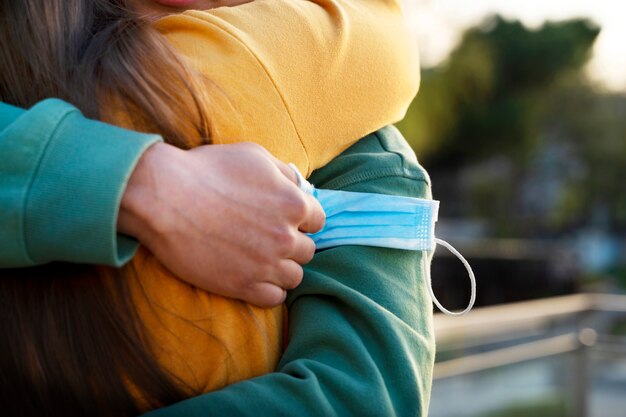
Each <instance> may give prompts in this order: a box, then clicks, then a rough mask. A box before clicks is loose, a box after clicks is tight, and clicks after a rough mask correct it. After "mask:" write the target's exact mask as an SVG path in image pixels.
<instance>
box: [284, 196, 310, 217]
mask: <svg viewBox="0 0 626 417" xmlns="http://www.w3.org/2000/svg"><path fill="white" fill-rule="evenodd" d="M288 207H289V211H290V213H291V214H292V215H293V216H294V217H296V218H298V219H304V218H305V217H306V216H307V214H308V212H309V205H308V202H307V201H306V198H305V197H304V194H303V193H301V192H297V193H293V194H292V195H291V196H290V197H289V201H288Z"/></svg>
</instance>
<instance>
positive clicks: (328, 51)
mask: <svg viewBox="0 0 626 417" xmlns="http://www.w3.org/2000/svg"><path fill="white" fill-rule="evenodd" d="M157 28H158V29H159V30H160V31H161V32H162V33H163V34H164V35H165V36H166V37H167V38H168V39H169V41H170V42H171V43H172V44H173V45H174V46H175V47H176V49H177V50H178V51H179V52H180V53H181V54H182V55H183V56H186V57H187V58H188V60H189V61H190V62H191V64H192V65H193V66H194V67H195V68H197V69H198V70H199V71H200V72H201V73H202V74H203V75H204V76H206V78H208V79H209V80H210V81H211V83H212V84H213V85H214V86H215V87H216V88H214V89H213V90H212V91H211V97H212V100H213V101H214V106H213V108H214V109H215V114H214V115H212V116H213V117H212V119H211V122H212V124H213V129H214V132H216V134H215V135H214V136H213V137H214V139H215V140H217V141H220V140H224V141H241V140H250V139H251V140H254V141H255V142H257V143H261V144H263V145H264V146H265V147H266V148H267V149H268V150H269V151H270V152H271V153H272V154H273V155H275V156H276V157H278V158H279V159H281V160H285V158H286V156H287V155H289V156H292V155H294V154H303V153H302V152H301V151H302V148H304V154H306V157H307V158H308V159H307V160H304V159H303V160H288V161H287V162H294V163H296V165H298V167H299V168H300V170H301V171H302V172H306V173H310V172H311V171H312V170H314V169H317V168H319V167H321V166H323V165H325V164H326V163H327V162H328V161H330V159H332V158H334V157H335V156H337V155H338V154H339V153H341V151H343V150H344V149H346V148H347V147H348V146H350V145H351V144H353V143H354V142H355V141H356V140H357V139H358V138H360V137H363V136H365V135H366V134H368V133H371V132H373V131H375V130H376V129H379V128H381V127H383V126H384V125H386V124H389V123H392V122H395V121H398V120H400V119H401V118H402V117H403V116H404V113H405V111H406V109H407V107H408V105H409V104H410V102H411V100H412V99H413V97H414V96H415V93H416V91H417V87H418V84H419V67H418V59H417V51H416V46H415V44H414V41H413V38H412V36H411V34H410V31H409V30H408V27H407V25H406V22H405V20H404V16H403V15H402V12H401V10H400V7H399V3H398V2H397V1H393V0H368V1H362V0H317V1H293V0H257V1H254V2H251V3H248V4H243V5H240V6H236V7H222V8H217V9H212V10H208V11H189V12H185V13H183V14H178V15H172V16H169V17H166V18H164V19H162V20H160V21H159V22H158V23H157ZM372 103H375V104H372ZM276 132H281V135H276V134H275V133H276ZM307 176H308V175H307Z"/></svg>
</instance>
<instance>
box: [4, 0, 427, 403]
mask: <svg viewBox="0 0 626 417" xmlns="http://www.w3.org/2000/svg"><path fill="white" fill-rule="evenodd" d="M24 3H28V5H27V6H25V7H31V9H30V10H29V12H30V13H29V14H28V18H30V19H32V20H36V22H34V23H38V24H40V25H41V27H38V26H35V28H34V29H35V30H39V31H41V32H43V31H44V30H45V31H47V32H48V35H50V36H51V35H54V34H55V33H56V32H66V33H70V34H71V35H72V36H73V37H68V39H71V40H72V41H73V42H74V44H69V45H68V44H67V42H66V43H65V44H57V45H52V46H53V47H56V48H57V49H60V48H62V50H55V49H54V48H52V50H50V51H42V54H41V56H39V57H38V59H39V60H40V61H41V62H43V63H45V64H46V65H44V67H46V69H48V70H50V69H52V70H53V71H52V73H53V74H54V71H57V74H56V75H59V77H58V78H57V79H54V78H53V77H50V76H47V77H45V79H43V78H44V77H43V76H42V79H43V81H47V82H48V83H49V84H52V85H53V86H55V87H56V88H55V89H52V90H51V91H50V90H48V91H46V89H45V88H42V87H41V86H42V84H43V83H42V82H40V83H33V82H32V78H33V77H34V78H35V79H36V78H37V75H38V72H37V70H36V69H35V68H34V67H35V66H36V65H32V59H26V58H25V59H23V60H21V61H20V59H19V56H20V52H19V51H18V50H17V48H16V50H15V51H12V52H14V54H15V55H16V56H18V59H17V60H16V61H17V62H18V63H20V64H22V65H23V66H25V67H28V66H29V65H32V68H29V69H31V70H32V71H30V72H29V71H27V70H24V68H22V71H23V72H22V74H19V73H18V71H16V73H15V74H10V75H6V76H7V77H9V76H14V78H15V82H14V83H13V85H12V88H14V89H16V90H18V91H19V90H22V93H23V94H22V96H21V97H18V98H19V100H16V101H15V103H14V104H16V105H21V106H28V105H29V104H32V103H33V102H34V101H36V100H38V99H40V98H41V97H45V96H50V95H56V96H60V97H62V98H67V99H68V100H70V101H71V102H73V103H75V104H77V105H78V106H79V108H81V109H82V110H83V111H84V112H85V113H86V114H88V115H91V116H93V117H98V118H100V119H102V120H104V121H108V122H111V123H114V124H118V125H121V126H123V127H129V128H133V129H137V130H144V131H148V132H158V133H161V134H163V136H164V137H165V139H166V141H167V142H169V143H171V144H174V145H176V146H179V147H181V148H192V147H194V146H197V145H199V144H202V143H207V142H210V143H212V144H213V145H219V144H232V143H236V142H243V141H253V142H255V143H257V144H259V145H261V146H263V147H264V148H266V149H267V150H269V151H270V152H271V153H272V154H273V155H274V156H275V157H277V158H278V159H280V160H282V161H283V162H293V163H295V164H296V166H297V167H298V168H299V170H300V171H301V172H303V173H307V174H310V173H311V172H312V171H313V170H315V169H317V168H320V167H322V166H324V165H325V164H326V163H327V162H329V161H330V160H331V159H332V158H334V157H335V156H337V155H339V154H340V153H341V152H342V151H343V150H345V149H346V148H348V147H349V146H350V145H352V144H353V143H354V142H355V141H356V140H357V139H358V138H360V137H362V136H364V135H366V134H368V133H370V132H372V131H374V130H376V129H378V128H381V127H382V126H384V125H386V124H388V123H391V122H395V121H397V120H399V119H401V118H402V116H403V115H404V112H405V111H406V108H407V106H408V104H409V103H410V101H411V99H412V98H413V96H414V95H415V93H416V91H417V87H418V84H419V72H418V64H417V55H416V51H415V48H414V45H413V42H412V40H411V37H410V36H409V33H408V30H407V28H406V26H405V24H404V21H403V16H402V13H401V9H400V6H399V4H398V3H397V2H396V1H392V0H377V1H357V0H320V1H306V2H305V1H301V2H296V1H291V0H257V1H254V2H250V3H247V4H241V5H239V3H241V1H235V2H233V4H237V6H236V7H219V8H214V9H206V10H205V8H206V7H211V6H215V5H224V4H225V3H228V2H204V1H202V2H190V1H182V0H181V1H173V0H172V1H166V0H160V1H159V2H158V3H160V5H155V4H154V3H153V2H152V1H150V0H143V1H142V0H132V1H129V2H127V3H128V6H129V7H130V8H131V10H130V11H129V10H127V9H125V8H121V7H120V4H119V3H117V2H112V1H111V2H108V1H103V0H102V1H95V0H93V1H88V0H84V1H79V0H75V1H72V2H71V3H72V4H71V5H68V4H67V2H59V1H51V2H50V1H48V2H45V5H43V6H42V4H38V3H39V2H37V1H35V0H30V1H27V2H24ZM72 5H73V6H75V7H74V8H73V7H72ZM172 5H178V6H181V7H180V9H188V10H185V11H182V10H172V9H171V6H172ZM79 6H82V7H83V8H82V9H81V8H80V7H79ZM166 6H167V7H166ZM164 7H165V8H164ZM38 8H39V9H38ZM199 9H201V10H199ZM133 10H134V12H135V14H136V13H139V14H140V15H141V16H143V17H137V16H136V15H135V14H134V13H133ZM67 11H69V13H67V15H66V16H64V15H63V13H62V12H67ZM165 11H167V12H168V13H165V15H163V14H164V12H165ZM55 12H56V13H57V15H56V16H57V17H59V19H58V20H55V19H52V18H49V15H50V14H54V13H55ZM170 12H176V13H170ZM0 13H3V14H5V16H0V18H4V19H7V20H11V21H19V19H20V18H19V16H17V15H13V16H11V15H10V10H9V8H7V9H2V10H0ZM146 13H147V14H148V15H149V21H150V23H149V25H147V24H146V21H147V19H146V18H145V17H146V16H145V15H146ZM37 16H39V17H40V18H41V19H40V20H37V19H36V18H37ZM68 16H69V17H68ZM76 16H78V17H76ZM85 16H87V18H89V19H91V20H87V18H86V17H85ZM73 17H76V19H74V21H72V18H73ZM155 18H156V19H155ZM86 21H87V22H90V23H91V25H86V24H85V22H86ZM59 22H61V23H59ZM72 22H73V23H75V25H74V26H72V25H68V27H65V28H62V27H54V25H59V24H61V25H62V24H63V23H72ZM77 22H78V23H80V24H82V27H81V25H79V24H77ZM22 23H23V22H22ZM28 23H29V24H31V25H32V24H33V22H32V21H31V22H28ZM50 25H52V27H51V26H50ZM55 31H56V32H55ZM72 31H77V32H79V33H81V32H82V36H83V38H81V36H79V35H76V33H73V32H72ZM90 31H91V33H90ZM51 37H52V38H54V36H51ZM81 39H82V43H81V42H77V40H79V41H80V40H81ZM25 50H26V51H28V49H25ZM28 54H29V52H26V55H28ZM30 54H31V55H32V51H31V52H30ZM64 55H65V56H66V57H67V56H72V55H76V58H75V60H76V62H75V64H77V65H76V66H74V67H63V66H61V67H56V64H58V62H56V61H57V60H58V56H64ZM27 58H28V57H27ZM168 59H169V60H171V62H168ZM41 62H37V63H36V64H38V65H40V64H41ZM33 73H34V74H33ZM25 74H28V76H26V75H25ZM85 74H87V75H85ZM3 76H4V75H3ZM40 81H41V80H40ZM16 84H17V85H16ZM168 84H169V85H168ZM46 85H47V84H46ZM94 95H95V96H96V97H97V98H98V100H96V101H94V100H93V97H94ZM4 96H5V95H4V94H3V97H4ZM371 103H377V106H372V104H371ZM233 192H236V190H233ZM207 209H208V210H210V209H211V208H210V207H209V208H207ZM277 215H279V214H277ZM268 233H269V234H271V233H276V231H271V230H268ZM277 236H278V237H280V238H282V236H281V235H280V234H278V235H277ZM224 239H227V237H224ZM207 244H212V242H207ZM158 251H159V248H142V249H141V250H140V252H139V253H138V254H137V256H136V257H135V258H134V259H133V260H132V262H131V264H130V265H129V266H127V267H125V268H124V269H123V270H122V274H121V275H122V276H116V272H115V271H112V270H107V269H99V270H94V269H92V268H89V267H78V268H74V267H72V268H68V269H67V270H66V269H63V268H61V269H58V268H59V267H58V266H55V267H54V268H53V269H50V268H49V267H43V268H42V269H39V270H36V271H35V272H28V273H26V274H29V273H30V274H34V279H33V280H30V281H28V280H27V279H26V277H23V276H20V277H18V278H17V281H18V282H26V281H28V282H29V283H30V284H32V281H36V278H37V275H38V276H41V275H44V274H47V275H55V274H56V275H57V276H58V278H59V282H63V283H65V282H67V281H68V280H70V279H73V280H74V281H76V282H75V285H76V287H77V289H76V290H77V291H80V289H81V288H82V285H84V279H79V278H85V277H87V276H90V277H92V278H94V277H95V279H94V280H92V282H91V284H93V287H94V288H95V290H97V289H98V288H97V285H101V286H102V287H103V290H104V293H106V294H108V295H106V294H105V295H98V297H104V298H105V299H106V297H109V298H108V300H109V301H110V303H111V304H113V305H115V306H117V304H120V305H121V307H119V311H117V313H119V312H122V313H124V314H121V315H120V316H124V315H127V316H128V317H131V318H133V317H134V318H135V321H134V323H130V324H128V323H127V324H125V325H126V326H128V327H131V328H132V327H133V326H138V328H136V329H131V330H132V331H130V332H129V333H131V334H132V333H133V331H134V332H136V333H137V334H139V335H140V337H139V339H140V341H141V342H142V343H144V344H145V345H144V346H140V347H139V348H137V347H132V346H131V348H128V349H129V351H130V353H131V354H129V355H128V356H129V361H130V362H132V361H133V358H134V357H133V354H135V356H137V355H136V354H137V352H141V349H147V350H148V351H149V352H150V353H151V354H152V355H153V358H154V360H155V362H156V364H158V368H159V369H157V370H156V371H155V372H156V373H155V374H154V375H156V378H154V379H155V380H157V382H158V381H162V382H163V381H164V382H163V386H165V387H166V389H165V391H168V390H169V391H172V387H173V391H174V392H176V393H177V395H178V397H177V396H176V395H174V396H173V398H172V397H171V396H170V397H168V396H166V395H162V392H163V391H164V390H163V389H162V388H163V387H158V386H157V387H155V386H153V387H151V386H147V385H146V384H144V382H145V381H146V378H145V376H146V375H150V373H149V372H148V371H146V372H147V373H146V372H144V371H142V370H139V371H136V370H134V369H131V368H132V367H129V368H121V369H117V368H118V367H119V366H121V365H120V362H115V361H117V360H118V359H116V358H115V356H116V355H110V357H111V358H112V360H113V361H114V364H111V367H112V368H113V369H115V370H116V371H115V372H114V373H113V374H114V375H113V376H112V378H113V380H115V378H117V379H118V380H121V381H122V384H123V386H125V387H127V390H128V391H129V392H130V396H131V398H132V399H133V401H135V402H137V403H138V404H139V407H140V409H142V410H147V409H150V408H152V407H156V406H159V405H163V404H166V403H169V402H172V401H175V400H176V399H180V396H181V395H182V396H185V395H194V394H198V393H202V392H206V391H209V390H213V389H217V388H220V387H223V386H224V385H226V384H230V383H233V382H236V381H239V380H242V379H247V378H251V377H253V376H256V375H260V374H263V373H267V372H270V371H272V370H273V369H274V367H275V365H276V363H277V360H278V358H279V356H280V353H281V346H282V343H283V342H284V341H283V340H282V331H283V327H284V310H283V307H277V308H274V309H262V308H256V307H252V306H249V305H246V304H244V303H242V302H239V301H236V300H233V299H229V298H223V297H221V296H219V295H216V294H211V293H208V292H204V291H201V290H199V289H197V288H196V287H194V286H191V285H189V284H187V283H185V282H182V281H180V280H179V279H178V278H177V276H176V273H177V272H178V271H169V270H166V269H165V268H164V267H163V266H162V265H161V264H160V263H159V262H158V261H157V260H156V258H155V257H154V256H153V254H152V253H157V252H158ZM183 268H184V266H183ZM3 275H6V274H3ZM216 279H219V277H216ZM98 283H99V284H98ZM295 284H297V283H294V285H295ZM63 285H66V284H63ZM72 285H73V284H72ZM31 289H32V288H29V290H31ZM95 290H93V293H94V294H101V293H98V291H95ZM18 291H21V290H18ZM94 296H95V295H94ZM85 305H88V302H86V301H85V298H83V299H82V300H81V301H80V303H79V302H78V301H77V302H74V303H72V302H70V303H68V306H69V307H68V306H66V308H67V309H69V310H70V311H75V312H76V313H77V314H78V313H79V312H80V313H81V314H84V316H85V317H86V318H85V320H87V322H88V320H89V319H90V318H91V316H90V312H89V311H88V310H89V308H86V309H85ZM80 308H82V310H81V309H80ZM72 309H73V310H72ZM94 309H95V307H94ZM126 313H127V314H126ZM135 313H136V314H135ZM96 318H100V319H101V317H100V316H98V315H94V318H93V322H94V323H98V321H97V320H96ZM127 321H128V320H126V321H125V322H127ZM122 327H123V326H122ZM122 333H123V332H122ZM122 339H123V338H122ZM111 343H112V346H110V347H111V348H112V349H113V348H115V347H118V346H115V344H114V343H113V342H111ZM120 346H122V347H124V344H123V341H122V342H120ZM133 349H136V350H135V351H133ZM105 350H106V349H105ZM102 355H104V356H102V357H107V356H106V355H107V353H106V352H105V353H102ZM209 358H210V360H208V359H209ZM137 360H138V361H141V360H143V359H141V358H138V359H137ZM147 360H149V358H148V359H147ZM143 365H145V366H143ZM143 365H142V366H143V367H144V368H146V369H148V370H150V368H151V366H152V365H154V364H153V363H149V362H148V363H144V364H143ZM100 366H102V365H100ZM142 372H143V373H142ZM159 372H160V373H159ZM102 381H104V380H99V379H96V380H95V384H94V385H95V387H94V388H93V390H95V391H96V392H97V393H98V395H101V391H102V390H103V389H104V388H103V386H105V385H106V384H103V383H102ZM168 383H169V384H170V385H167V384H168ZM117 385H118V387H119V382H118V384H117ZM148 385H149V384H148Z"/></svg>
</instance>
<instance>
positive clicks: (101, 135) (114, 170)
mask: <svg viewBox="0 0 626 417" xmlns="http://www.w3.org/2000/svg"><path fill="white" fill-rule="evenodd" d="M159 140H161V138H160V136H158V135H145V134H141V133H136V132H131V131H128V130H124V129H120V128H118V127H114V126H110V125H107V124H104V123H100V122H96V121H93V120H88V119H86V118H84V117H83V115H82V114H81V113H80V112H79V111H78V110H77V109H76V108H75V107H72V106H70V105H69V104H67V103H65V102H63V101H60V100H53V99H51V100H45V101H42V102H40V103H38V104H37V105H36V106H34V107H33V108H31V109H30V110H23V109H19V108H16V107H12V106H10V105H8V104H4V103H0V158H1V161H0V268H12V267H22V266H30V265H36V264H44V263H47V262H50V261H69V262H81V263H93V264H106V265H114V266H121V265H122V264H124V263H125V262H126V261H128V260H129V259H130V258H131V257H132V255H133V254H134V252H135V249H136V248H137V242H136V241H134V240H132V239H130V238H128V237H126V236H122V235H118V234H117V232H116V226H117V213H118V209H119V206H120V201H121V198H122V194H123V192H124V189H125V186H126V182H127V181H128V178H129V177H130V174H131V173H132V172H133V170H134V168H135V164H136V163H137V161H138V160H139V157H140V156H141V155H142V153H143V152H144V151H145V150H146V149H147V148H148V147H149V146H150V145H152V144H153V143H155V142H157V141H159ZM59 242H63V244H62V245H61V244H59Z"/></svg>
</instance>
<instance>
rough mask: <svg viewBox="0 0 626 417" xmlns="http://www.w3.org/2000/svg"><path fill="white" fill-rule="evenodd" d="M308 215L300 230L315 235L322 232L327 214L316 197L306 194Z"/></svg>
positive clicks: (306, 214)
mask: <svg viewBox="0 0 626 417" xmlns="http://www.w3.org/2000/svg"><path fill="white" fill-rule="evenodd" d="M304 198H305V201H306V207H307V210H306V213H305V216H304V218H303V219H302V221H301V222H300V225H299V227H298V229H299V230H300V231H302V232H305V233H315V232H319V231H320V230H322V228H323V227H324V223H325V222H326V214H325V213H324V209H323V208H322V205H321V204H320V202H319V201H317V199H316V198H315V197H313V196H312V195H309V194H305V197H304Z"/></svg>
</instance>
